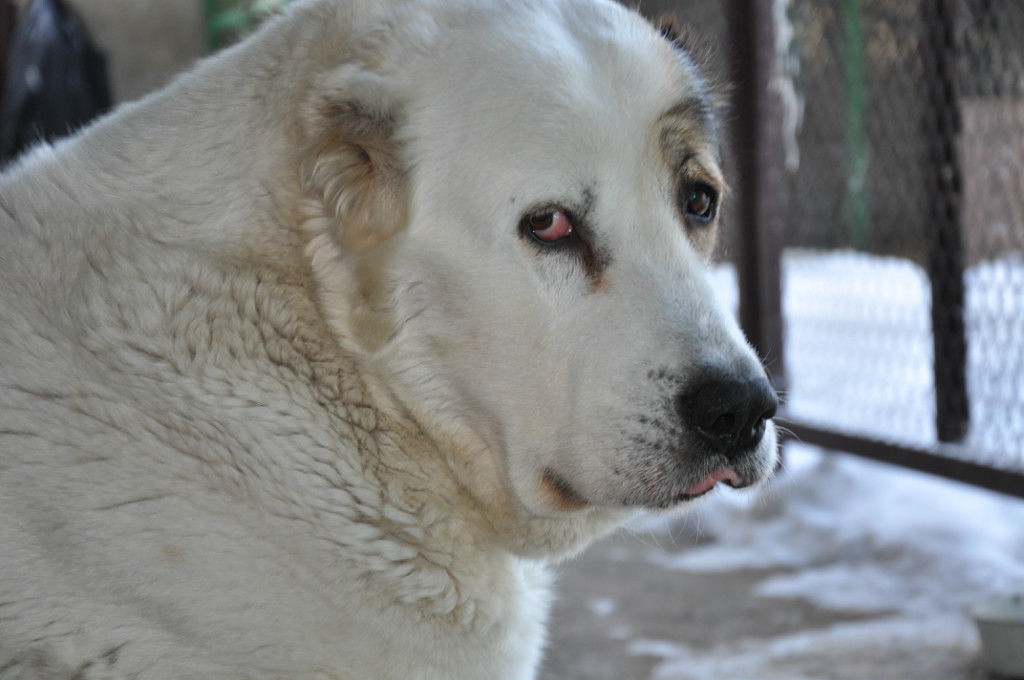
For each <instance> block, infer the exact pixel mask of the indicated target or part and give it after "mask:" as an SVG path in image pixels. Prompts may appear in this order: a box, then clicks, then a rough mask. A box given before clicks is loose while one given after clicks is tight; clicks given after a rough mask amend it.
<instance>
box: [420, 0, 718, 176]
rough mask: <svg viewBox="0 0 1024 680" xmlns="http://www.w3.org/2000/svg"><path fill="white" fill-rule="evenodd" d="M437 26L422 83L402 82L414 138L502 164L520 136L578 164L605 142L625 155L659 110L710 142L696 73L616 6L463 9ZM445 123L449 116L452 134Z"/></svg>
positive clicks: (549, 1) (573, 1) (582, 0)
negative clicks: (463, 146)
mask: <svg viewBox="0 0 1024 680" xmlns="http://www.w3.org/2000/svg"><path fill="white" fill-rule="evenodd" d="M447 22H450V26H448V27H447V29H446V28H445V26H444V24H445V23H447ZM440 23H441V26H439V33H440V35H442V36H443V37H442V38H440V39H439V42H438V44H437V45H435V46H434V48H433V49H431V50H430V53H429V54H428V55H426V56H425V58H424V59H423V62H422V64H423V66H424V68H425V69H427V70H429V71H430V72H431V73H432V74H433V77H431V78H427V77H425V74H424V75H423V76H422V77H418V78H417V85H414V87H417V89H419V90H420V92H419V93H418V96H417V97H416V99H417V100H418V101H419V102H420V113H421V114H422V121H423V128H422V131H423V133H424V134H429V135H431V136H434V137H438V136H443V135H444V134H445V132H446V131H447V132H450V133H451V135H452V136H456V137H458V138H460V139H463V140H486V144H481V145H479V146H487V147H490V148H491V149H492V150H493V151H494V152H496V153H505V154H509V155H510V156H512V157H514V156H515V155H516V154H517V152H521V151H522V150H523V146H522V145H523V144H524V141H526V143H529V140H534V141H536V142H537V144H538V145H540V146H546V147H547V148H549V149H550V150H551V152H552V153H553V154H554V153H559V152H561V151H564V150H565V148H566V147H567V146H574V147H576V148H574V149H573V155H574V157H576V158H583V157H586V156H589V155H592V153H601V154H602V155H605V156H607V154H608V152H609V148H608V146H607V145H609V144H612V145H614V144H616V143H620V144H622V145H623V146H624V147H629V148H631V149H636V148H637V147H638V146H642V145H643V144H644V143H645V141H644V138H646V136H647V135H649V134H650V133H651V131H652V130H653V129H654V128H655V127H656V126H657V125H658V124H659V122H660V121H661V120H662V119H663V118H665V116H666V114H671V115H674V116H675V117H677V118H679V117H682V118H685V119H686V120H687V121H688V123H687V125H686V126H683V127H685V128H687V129H690V130H693V131H694V132H695V133H699V134H700V135H702V136H703V137H705V138H709V137H710V135H708V134H705V133H706V132H707V131H706V130H705V129H704V128H705V127H707V125H706V123H708V121H709V120H710V114H709V112H710V106H708V105H706V94H705V92H704V85H703V82H702V81H701V78H700V75H699V73H698V72H697V69H696V68H694V66H693V65H692V63H691V62H690V61H689V59H688V58H687V57H686V55H685V54H683V53H682V52H681V51H679V50H678V49H677V48H675V47H674V46H673V45H672V44H671V43H669V42H668V41H667V40H665V39H664V38H663V37H662V36H661V35H660V34H659V33H658V32H657V31H656V30H655V29H654V27H653V26H652V25H650V24H649V23H648V22H647V21H646V20H644V19H643V18H642V17H640V16H639V15H638V14H636V13H635V12H633V11H632V10H628V9H626V8H624V7H622V6H620V5H619V4H618V3H614V2H605V1H603V0H596V1H594V0H546V1H531V0H523V1H522V2H518V3H511V2H509V3H497V4H496V5H493V4H486V5H477V6H476V8H475V11H473V10H470V11H468V12H466V13H463V14H458V13H457V12H456V11H455V10H448V11H447V13H446V17H445V20H442V21H441V22H440ZM695 103H696V104H695ZM467 114H469V115H467ZM446 121H458V122H459V129H457V130H454V129H448V128H449V126H448V125H446V123H445V122H446ZM676 129H677V130H678V129H683V128H682V127H680V126H676ZM661 141H662V142H664V141H673V139H672V138H663V139H662V140H661ZM705 141H707V140H706V139H705ZM556 142H557V143H556ZM503 146H504V147H505V148H502V147H503ZM598 146H600V148H595V147H598ZM534 151H535V152H537V151H540V150H538V149H534ZM588 152H591V153H588ZM538 160H540V159H538Z"/></svg>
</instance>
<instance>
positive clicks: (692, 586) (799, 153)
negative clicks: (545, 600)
mask: <svg viewBox="0 0 1024 680" xmlns="http://www.w3.org/2000/svg"><path fill="white" fill-rule="evenodd" d="M284 4H287V3H286V0H252V1H243V0H207V1H206V2H201V1H200V0H194V1H193V0H189V1H186V0H175V1H173V2H167V1H161V0H67V1H66V3H63V2H58V0H31V1H30V0H17V1H15V2H11V1H10V0H0V39H2V42H0V45H2V46H3V50H2V52H0V59H2V60H4V61H3V68H2V69H0V77H3V79H4V83H3V93H4V94H3V100H2V108H0V112H2V115H3V117H2V118H0V131H2V132H3V134H4V140H5V142H4V144H5V147H4V149H5V153H7V155H8V156H10V155H13V154H16V153H17V152H18V150H19V149H20V148H23V146H24V145H25V144H26V143H31V141H32V139H34V138H35V137H38V136H48V137H52V136H59V135H60V134H64V133H65V132H66V131H67V130H69V129H74V128H76V127H78V126H80V125H82V124H84V123H85V122H86V121H87V120H88V119H89V118H90V117H91V116H92V115H97V114H99V113H101V112H102V111H105V110H107V108H109V107H110V106H112V105H116V103H117V102H120V101H126V100H130V99H134V98H137V97H139V96H141V95H143V94H145V93H146V92H148V91H151V90H153V89H154V88H157V87H159V86H160V85H162V84H164V83H165V82H167V80H168V79H169V78H171V77H172V76H173V75H174V74H175V73H177V72H179V71H180V70H182V69H185V68H187V67H188V66H190V65H191V64H192V63H194V62H195V61H196V60H197V59H199V58H201V57H203V56H204V55H206V54H208V53H210V52H212V51H215V50H217V49H220V48H222V47H224V46H226V45H228V44H230V43H231V42H233V41H235V40H237V39H239V38H241V37H242V36H244V35H245V34H246V33H247V32H249V31H250V30H252V29H253V28H254V27H255V26H257V25H258V23H259V22H260V21H261V20H263V19H264V18H266V17H267V16H269V15H270V14H272V13H273V12H274V11H276V10H278V9H280V7H281V6H283V5H284ZM630 4H632V3H630ZM639 6H640V10H641V11H642V12H644V13H645V14H647V15H648V16H650V17H651V18H652V19H655V20H656V19H657V18H659V17H662V16H664V15H665V14H667V13H668V14H672V15H674V17H675V20H676V22H677V23H678V24H680V25H682V26H686V27H689V28H690V29H692V32H693V33H694V35H695V37H696V39H697V41H698V43H700V44H702V45H704V46H705V47H706V48H707V49H708V51H709V52H710V54H711V55H712V56H711V59H710V62H711V65H710V68H711V70H712V71H714V72H716V73H717V75H718V77H719V78H720V79H722V80H724V81H726V82H729V83H730V84H731V94H730V106H729V108H728V109H727V110H726V112H725V120H726V126H727V130H728V133H729V134H728V138H729V142H728V145H727V147H728V148H727V152H726V164H727V168H726V172H727V176H728V177H729V180H730V183H731V184H732V186H733V188H734V189H735V192H734V199H733V200H732V202H731V203H729V204H727V206H726V207H725V209H724V215H723V218H724V222H725V224H724V236H723V242H722V246H721V248H720V252H719V257H718V263H717V264H716V266H715V269H714V276H715V279H716V282H717V284H718V290H719V292H720V294H721V296H722V299H723V301H724V302H725V304H727V305H728V306H730V307H731V308H732V309H734V310H735V312H736V313H737V315H738V316H739V318H740V320H741V323H742V324H743V326H744V328H745V330H746V332H747V333H748V336H749V337H750V338H751V341H752V343H753V344H754V345H755V347H756V349H757V350H758V351H759V352H760V353H761V355H762V356H763V357H764V358H765V360H766V362H767V364H768V366H769V369H770V371H771V373H772V377H773V380H774V382H775V384H776V387H777V388H778V389H779V390H780V392H781V393H782V395H783V398H784V408H783V410H782V412H781V417H780V422H781V423H782V424H783V425H784V426H785V430H786V433H787V436H786V444H785V445H784V464H783V466H782V468H781V469H780V471H779V473H778V475H777V477H776V480H775V481H774V482H773V483H772V484H770V485H768V486H767V487H765V488H763V489H761V490H758V491H754V492H748V493H745V494H741V493H736V492H729V491H725V492H722V491H719V492H716V494H713V495H712V497H710V498H708V499H707V500H706V501H705V502H704V503H703V504H702V505H701V507H699V508H697V509H696V510H695V511H694V512H692V513H690V514H689V515H688V516H687V517H685V518H675V519H672V518H653V517H644V518H641V519H639V520H638V521H637V522H636V523H635V524H634V525H633V526H632V527H631V528H630V530H629V531H627V532H623V533H621V534H619V535H617V536H615V537H613V538H612V539H610V540H607V541H603V542H600V543H599V544H597V545H596V546H595V547H593V548H591V549H590V550H589V551H587V553H585V554H584V555H583V556H581V557H580V558H578V559H576V560H574V561H572V562H570V563H568V564H566V565H564V566H562V567H561V568H560V573H561V574H562V576H561V583H560V585H559V591H560V592H561V593H562V598H561V599H560V601H559V604H558V606H557V607H556V610H555V612H554V615H553V622H552V630H551V642H550V645H549V653H548V658H547V661H546V665H545V668H544V671H543V676H542V677H544V678H548V679H552V680H554V679H575V678H581V679H582V678H595V679H600V678H609V679H610V678H662V679H676V680H690V679H696V678H719V679H720V678H725V677H728V678H731V679H732V680H742V679H748V680H772V679H774V678H779V679H785V680H819V679H820V680H831V679H837V680H841V679H847V678H848V679H851V680H853V679H860V680H863V679H866V678H878V679H890V678H891V679H894V680H895V679H918V678H920V680H946V679H948V680H954V679H957V680H962V679H964V678H982V677H986V675H985V674H986V670H985V668H986V663H987V661H986V657H984V656H983V649H982V645H981V638H980V637H979V635H978V633H977V631H976V629H975V627H974V625H973V624H972V622H971V619H970V616H971V611H972V606H974V605H976V603H977V602H978V601H980V600H982V599H984V598H986V597H990V596H993V595H1012V594H1013V593H1020V592H1024V502H1022V501H1021V500H1020V499H1021V498H1024V255H1022V253H1024V2H1020V1H1019V0H830V1H825V0H726V1H723V2H706V1H705V0H660V1H658V0H641V2H640V3H639ZM69 14H73V15H75V17H76V18H77V19H78V20H80V21H79V22H78V23H76V22H75V21H72V20H71V19H69V18H68V16H67V15H69ZM54 17H56V18H57V19H54ZM29 20H31V21H32V22H35V23H33V24H32V25H34V26H40V25H44V26H45V25H47V24H46V22H47V21H50V22H51V23H50V24H49V28H50V33H49V34H50V35H53V36H56V42H50V43H47V44H46V45H41V44H40V42H39V36H41V35H44V33H45V31H41V30H40V29H38V28H37V29H36V30H35V31H26V30H25V28H24V27H25V26H26V22H28V21H29ZM40 22H42V23H40ZM54 22H56V23H54ZM19 26H20V27H21V28H20V29H19ZM19 30H20V33H19ZM27 34H28V35H29V36H30V35H34V36H35V42H33V41H32V40H30V39H29V37H26V35H27ZM19 35H20V36H21V37H19ZM48 49H49V50H56V54H57V56H54V55H53V54H52V53H51V52H47V50H48ZM33 68H34V69H35V70H34V71H33ZM54 101H56V102H58V104H59V103H60V102H63V104H64V109H65V110H63V111H62V113H61V115H56V116H54V115H49V117H47V116H46V115H43V114H42V113H41V110H42V109H46V108H47V107H50V108H52V106H53V102H54ZM48 102H49V103H48ZM76 102H77V103H76ZM61 116H63V117H61ZM40 121H42V122H40ZM33 125H35V126H36V127H33ZM26 130H27V132H26ZM849 454H855V456H854V457H851V456H850V455H849ZM873 461H874V462H873ZM877 461H881V463H879V462H877ZM921 473H926V474H921ZM1022 618H1024V617H1022ZM1021 624H1022V625H1024V621H1021ZM1021 648H1022V649H1024V638H1021ZM1022 663H1024V662H1022ZM1020 673H1021V676H1022V677H1024V668H1022V669H1021V671H1020Z"/></svg>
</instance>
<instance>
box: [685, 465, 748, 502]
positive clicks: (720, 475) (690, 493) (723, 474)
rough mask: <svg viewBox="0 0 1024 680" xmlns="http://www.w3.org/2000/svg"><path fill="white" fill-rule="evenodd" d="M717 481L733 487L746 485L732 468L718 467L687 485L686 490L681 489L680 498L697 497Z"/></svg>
mask: <svg viewBox="0 0 1024 680" xmlns="http://www.w3.org/2000/svg"><path fill="white" fill-rule="evenodd" d="M719 482H723V483H724V484H726V485H728V486H731V487H733V488H734V489H736V488H740V487H742V486H747V485H745V484H744V483H743V481H742V480H741V479H740V476H739V475H738V474H737V473H736V471H735V470H733V469H732V468H728V467H727V468H719V469H717V470H715V471H714V472H712V473H711V474H710V475H708V476H707V477H705V478H704V479H702V480H700V481H699V482H696V483H694V484H691V485H690V486H688V487H687V488H686V490H685V491H683V493H682V496H681V498H682V500H689V499H692V498H699V497H701V496H703V495H704V494H706V493H708V492H709V491H711V490H712V489H714V488H715V486H716V485H717V484H718V483H719Z"/></svg>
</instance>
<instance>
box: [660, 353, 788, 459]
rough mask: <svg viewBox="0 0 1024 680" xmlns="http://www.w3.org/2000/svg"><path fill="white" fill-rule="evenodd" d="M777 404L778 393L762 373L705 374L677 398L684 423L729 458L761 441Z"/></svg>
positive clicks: (715, 450) (712, 449) (738, 455)
mask: <svg viewBox="0 0 1024 680" xmlns="http://www.w3.org/2000/svg"><path fill="white" fill-rule="evenodd" d="M778 406H779V399H778V396H777V395H776V394H775V390H773V389H772V388H771V386H770V385H769V384H768V381H767V380H766V379H765V378H764V377H763V376H757V377H753V378H737V377H735V376H733V375H730V374H726V373H717V372H716V373H711V374H706V375H705V376H703V378H702V379H701V380H700V381H699V382H698V383H697V385H696V387H693V388H690V389H688V390H687V391H685V392H683V393H682V394H680V395H679V397H678V398H677V400H676V407H677V409H678V411H679V415H680V416H681V417H682V419H683V424H684V425H686V427H688V428H689V429H690V430H691V431H692V432H694V433H696V435H697V436H698V437H699V438H700V439H701V440H702V441H703V442H704V444H705V445H706V446H707V447H708V449H709V450H710V451H711V452H713V453H716V454H719V455H723V456H725V458H726V459H728V460H729V461H730V462H731V461H734V460H735V459H737V458H739V457H740V456H742V455H744V454H747V453H749V452H750V451H752V450H753V449H755V448H756V447H757V445H758V444H760V443H761V440H762V439H763V438H764V433H765V427H766V425H767V422H768V421H769V420H771V418H772V417H773V416H774V415H775V411H776V410H777V409H778Z"/></svg>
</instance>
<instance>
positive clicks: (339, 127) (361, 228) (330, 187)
mask: <svg viewBox="0 0 1024 680" xmlns="http://www.w3.org/2000/svg"><path fill="white" fill-rule="evenodd" d="M401 110H402V105H401V101H400V97H399V96H398V95H397V93H396V88H394V87H393V86H392V83H390V82H388V80H387V79H386V78H384V77H382V76H380V75H379V74H377V73H374V72H372V71H370V70H368V69H366V68H365V67H363V66H362V65H357V64H346V65H344V66H341V67H339V68H337V69H335V70H333V71H331V72H329V73H327V74H325V75H324V76H323V77H321V78H320V79H319V81H318V82H317V83H316V86H315V88H314V93H313V96H312V98H311V100H310V101H309V102H308V104H307V107H306V116H305V118H306V120H305V121H304V125H305V128H306V135H307V139H308V146H307V147H306V150H305V158H304V162H303V170H302V171H303V181H304V184H305V186H306V190H307V191H308V192H309V193H310V194H312V196H313V198H314V199H315V200H317V201H318V202H319V203H320V204H321V209H322V211H323V214H324V216H325V217H326V218H327V219H328V220H329V221H330V222H331V225H330V227H329V230H330V232H331V235H332V236H333V237H334V239H335V240H336V242H337V244H338V245H339V246H340V247H341V248H342V250H343V251H345V252H350V253H362V252H366V251H368V250H370V249H372V248H373V247H374V246H375V245H377V244H378V243H380V242H381V241H383V240H385V239H387V238H388V237H389V236H391V235H393V234H394V233H395V232H396V231H398V230H400V229H401V228H402V226H403V225H404V224H405V221H406V218H407V214H408V205H407V203H408V196H407V191H406V173H405V169H404V168H403V167H402V162H401V158H400V149H399V148H398V144H397V142H396V140H395V129H396V126H397V124H398V120H399V118H400V116H401Z"/></svg>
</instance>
